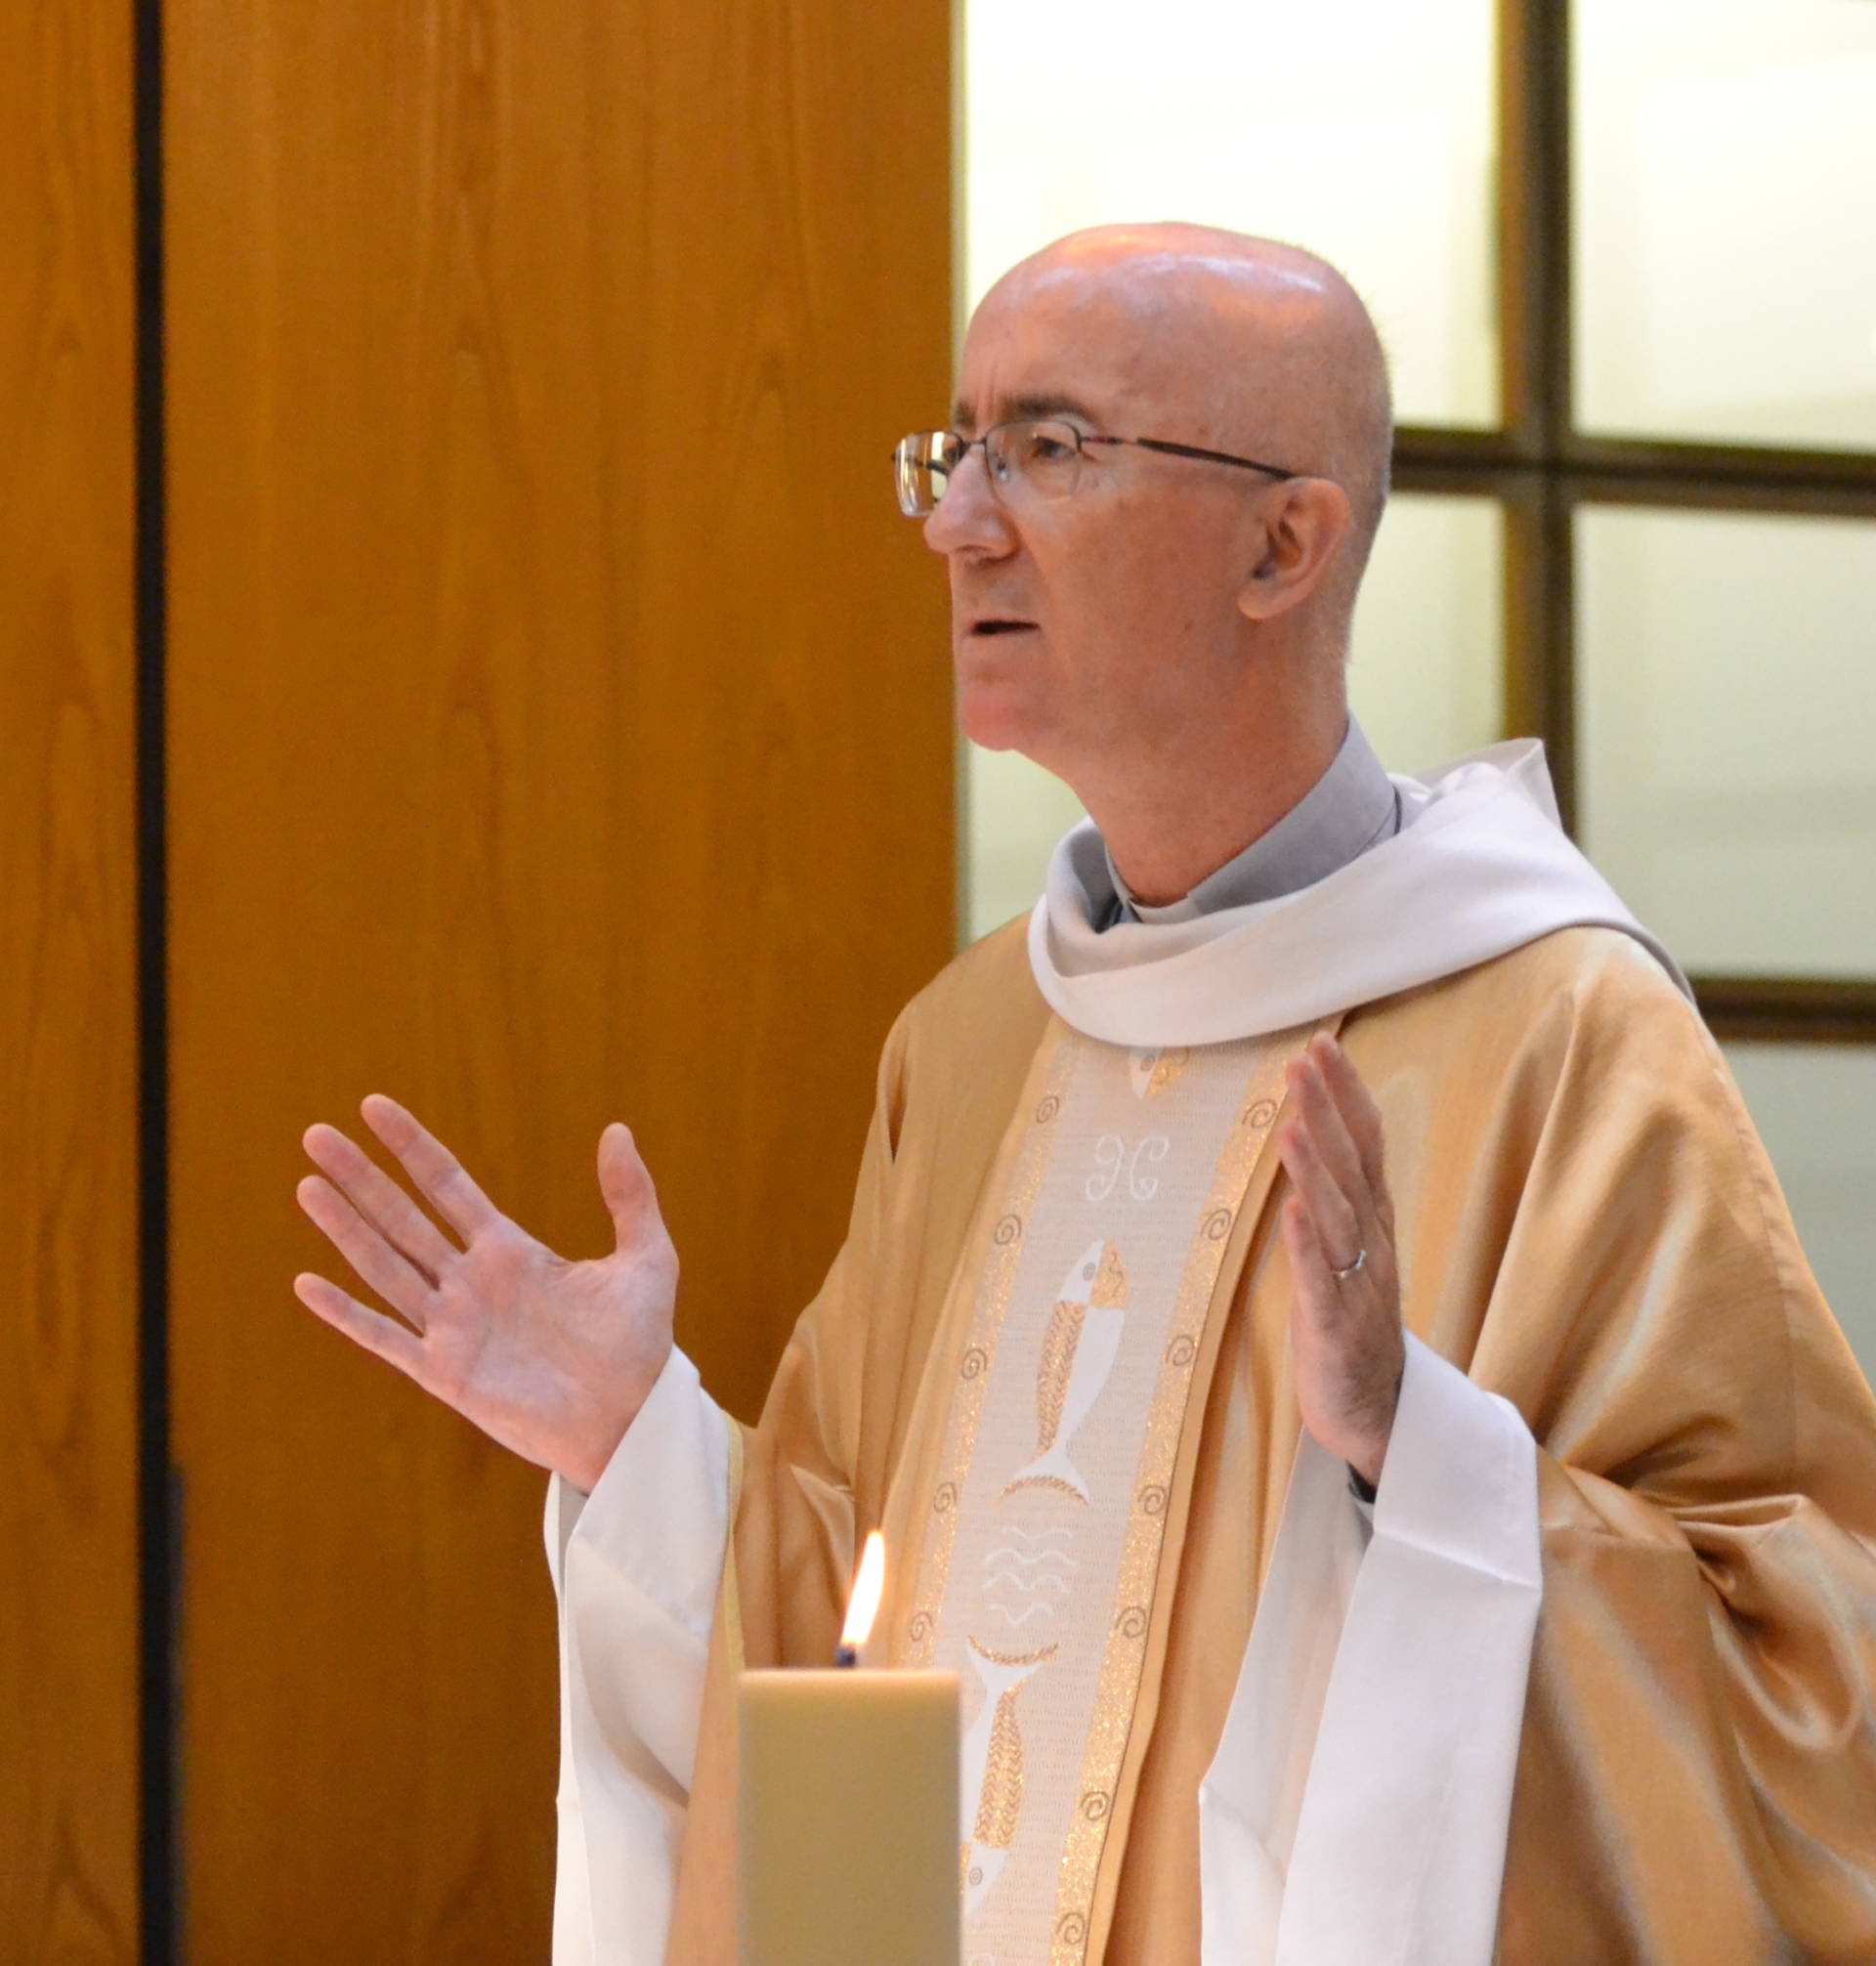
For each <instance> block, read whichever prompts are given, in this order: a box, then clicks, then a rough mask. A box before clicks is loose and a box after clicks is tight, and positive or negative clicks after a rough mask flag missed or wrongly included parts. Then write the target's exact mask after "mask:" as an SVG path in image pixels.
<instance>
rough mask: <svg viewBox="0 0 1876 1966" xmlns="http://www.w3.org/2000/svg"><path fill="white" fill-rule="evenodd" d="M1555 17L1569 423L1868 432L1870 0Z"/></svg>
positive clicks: (1842, 443) (1874, 157)
mask: <svg viewBox="0 0 1876 1966" xmlns="http://www.w3.org/2000/svg"><path fill="white" fill-rule="evenodd" d="M1574 21H1575V85H1574V103H1575V114H1576V132H1575V158H1576V169H1575V176H1576V199H1577V208H1576V227H1577V261H1576V269H1575V276H1576V296H1577V310H1576V314H1577V368H1576V376H1577V383H1576V388H1577V420H1578V422H1579V423H1580V424H1581V425H1582V426H1583V427H1584V428H1585V429H1587V430H1593V431H1596V432H1598V433H1601V434H1627V435H1638V436H1644V437H1663V438H1674V439H1684V440H1689V441H1704V442H1714V443H1742V444H1788V445H1797V446H1815V447H1819V448H1822V449H1864V448H1869V447H1872V446H1876V6H1872V5H1870V0H1577V4H1576V6H1575V8H1574Z"/></svg>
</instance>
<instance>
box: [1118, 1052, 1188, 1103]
mask: <svg viewBox="0 0 1876 1966" xmlns="http://www.w3.org/2000/svg"><path fill="white" fill-rule="evenodd" d="M1191 1062H1192V1053H1191V1052H1190V1051H1189V1050H1188V1049H1187V1048H1186V1047H1185V1046H1183V1045H1175V1046H1172V1047H1170V1048H1169V1049H1167V1050H1163V1051H1130V1052H1129V1053H1128V1054H1127V1070H1128V1076H1129V1078H1130V1080H1131V1081H1132V1085H1133V1096H1134V1097H1135V1098H1136V1099H1152V1098H1157V1097H1158V1096H1159V1094H1160V1093H1162V1092H1163V1091H1165V1090H1166V1089H1167V1087H1169V1086H1170V1085H1171V1084H1172V1081H1173V1080H1174V1079H1176V1078H1177V1077H1178V1076H1179V1074H1180V1073H1181V1072H1183V1071H1184V1070H1185V1068H1186V1066H1187V1065H1189V1064H1190V1063H1191Z"/></svg>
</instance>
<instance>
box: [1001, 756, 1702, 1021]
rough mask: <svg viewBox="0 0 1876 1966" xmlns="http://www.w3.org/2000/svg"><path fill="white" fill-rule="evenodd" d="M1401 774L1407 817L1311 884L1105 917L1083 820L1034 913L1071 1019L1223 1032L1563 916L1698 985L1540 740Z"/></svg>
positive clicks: (1040, 972) (1437, 964)
mask: <svg viewBox="0 0 1876 1966" xmlns="http://www.w3.org/2000/svg"><path fill="white" fill-rule="evenodd" d="M1392 784H1393V786H1394V787H1395V788H1396V790H1397V791H1398V792H1399V794H1400V800H1401V818H1402V822H1403V824H1402V827H1401V830H1400V832H1399V833H1396V834H1395V835H1394V836H1393V837H1392V838H1387V839H1383V840H1382V841H1381V842H1380V843H1379V844H1378V845H1375V846H1372V847H1370V848H1369V849H1368V851H1366V852H1365V853H1360V854H1357V855H1356V856H1355V857H1354V858H1353V859H1351V860H1349V861H1347V862H1346V863H1345V864H1343V866H1342V867H1340V868H1339V869H1338V870H1337V871H1336V872H1334V873H1332V874H1330V875H1328V876H1325V877H1324V878H1323V879H1320V880H1317V881H1315V882H1314V883H1313V884H1312V885H1310V886H1307V887H1304V888H1301V889H1300V890H1297V891H1295V892H1293V893H1289V894H1284V895H1279V896H1276V897H1274V898H1272V899H1269V900H1263V901H1256V902H1251V903H1247V904H1244V905H1241V906H1237V907H1226V908H1220V909H1217V910H1215V911H1214V912H1212V913H1210V914H1201V915H1196V916H1194V917H1193V918H1191V919H1186V920H1182V921H1173V922H1147V921H1122V922H1118V923H1116V924H1115V925H1114V926H1112V927H1108V928H1106V929H1105V931H1104V932H1103V929H1102V928H1101V927H1100V926H1097V925H1096V924H1097V920H1098V919H1100V918H1099V917H1097V916H1096V915H1095V913H1094V910H1095V909H1096V908H1097V907H1101V906H1103V904H1102V901H1101V897H1102V896H1104V895H1105V894H1107V893H1110V892H1111V891H1112V890H1111V886H1110V883H1109V880H1108V870H1107V853H1106V848H1105V846H1104V844H1103V843H1102V840H1101V836H1100V833H1098V832H1097V831H1096V829H1095V827H1094V825H1093V823H1092V821H1085V822H1084V823H1083V824H1082V825H1080V826H1078V827H1076V828H1075V829H1074V831H1073V832H1071V833H1069V834H1068V835H1067V836H1066V837H1065V838H1064V839H1063V840H1062V841H1061V843H1060V844H1059V845H1058V846H1057V847H1056V849H1055V853H1054V857H1053V859H1052V860H1051V861H1050V863H1049V870H1048V884H1047V886H1046V888H1045V891H1044V894H1043V898H1042V899H1041V900H1040V901H1039V902H1038V903H1037V905H1036V910H1035V913H1034V914H1033V915H1032V916H1031V918H1030V925H1029V952H1030V964H1031V967H1032V969H1033V970H1034V972H1035V976H1036V982H1037V987H1038V988H1039V989H1040V990H1041V991H1042V994H1043V996H1044V998H1045V1000H1046V1001H1047V1003H1048V1004H1050V1006H1051V1007H1052V1008H1053V1009H1054V1010H1056V1011H1057V1013H1058V1014H1059V1015H1060V1016H1061V1017H1062V1018H1063V1019H1064V1020H1065V1021H1066V1022H1067V1023H1069V1024H1071V1025H1072V1026H1074V1027H1075V1029H1077V1030H1079V1031H1083V1032H1085V1033H1087V1035H1088V1036H1089V1037H1093V1038H1098V1039H1101V1040H1102V1041H1104V1042H1106V1043H1108V1044H1116V1045H1131V1046H1152V1045H1212V1044H1221V1043H1224V1042H1226V1041H1227V1040H1230V1039H1235V1038H1249V1037H1256V1036H1260V1035H1262V1034H1264V1033H1266V1032H1271V1031H1282V1030H1288V1029H1290V1028H1292V1027H1293V1026H1295V1025H1298V1024H1305V1023H1310V1022H1313V1021H1314V1020H1315V1019H1316V1018H1318V1017H1323V1016H1328V1015H1331V1014H1333V1013H1335V1012H1337V1011H1341V1010H1346V1009H1351V1008H1352V1007H1353V1006H1354V1005H1356V1004H1367V1003H1372V1002H1374V1001H1375V1000H1377V999H1379V998H1382V997H1389V996H1392V995H1394V994H1395V993H1396V992H1398V991H1401V990H1409V989H1413V988H1416V987H1417V986H1419V985H1420V984H1423V983H1429V982H1432V981H1434V980H1436V979H1437V978H1439V977H1441V976H1450V975H1453V974H1455V973H1456V972H1457V971H1459V970H1461V969H1466V968H1470V967H1471V965H1472V964H1473V963H1474V962H1486V961H1488V960H1489V959H1490V958H1492V957H1494V956H1502V955H1505V954H1506V953H1508V952H1509V951H1510V950H1513V949H1516V948H1520V947H1521V946H1522V945H1523V944H1525V943H1526V942H1532V941H1535V940H1536V939H1537V937H1538V936H1540V935H1545V934H1549V933H1550V932H1551V931H1552V930H1553V929H1556V928H1562V927H1568V926H1571V925H1575V924H1583V923H1601V924H1604V925H1606V926H1610V927H1615V928H1620V929H1623V930H1624V931H1626V932H1627V933H1629V934H1631V935H1634V936H1635V937H1637V938H1638V939H1639V940H1640V941H1642V943H1643V944H1644V945H1645V946H1646V947H1647V948H1648V949H1649V950H1650V951H1651V952H1652V953H1653V954H1654V956H1655V957H1656V958H1657V959H1658V960H1659V961H1660V962H1661V963H1662V965H1663V966H1664V967H1665V968H1666V969H1667V971H1668V973H1669V975H1670V976H1672V977H1673V978H1674V980H1675V981H1676V983H1677V984H1679V985H1680V987H1681V988H1682V989H1683V990H1686V989H1687V985H1686V982H1685V979H1684V977H1683V976H1682V975H1681V972H1680V970H1679V969H1678V968H1677V967H1676V966H1675V963H1674V960H1673V958H1672V957H1671V956H1670V955H1669V954H1668V952H1667V951H1666V949H1665V948H1663V947H1662V945H1661V944H1660V943H1659V942H1658V941H1657V940H1656V939H1655V938H1654V937H1653V936H1652V935H1650V934H1649V933H1648V931H1647V930H1646V929H1645V928H1643V927H1642V924H1641V923H1640V922H1638V921H1637V920H1636V919H1635V918H1634V916H1632V915H1631V914H1630V913H1629V911H1628V910H1627V909H1626V908H1625V907H1624V906H1623V905H1622V902H1621V901H1620V899H1619V898H1618V897H1617V896H1616V894H1615V891H1614V890H1613V889H1612V888H1611V887H1610V886H1609V884H1608V883H1607V881H1605V880H1604V879H1603V878H1602V876H1600V875H1599V874H1598V873H1597V871H1596V869H1595V868H1593V867H1592V866H1591V865H1590V863H1589V862H1588V861H1587V860H1586V859H1585V858H1584V857H1583V855H1582V854H1581V853H1580V852H1579V851H1578V850H1577V848H1576V847H1575V846H1574V845H1573V844H1572V843H1571V842H1570V840H1569V839H1568V838H1567V837H1566V835H1565V834H1564V833H1563V831H1562V829H1561V828H1560V827H1559V826H1558V825H1557V821H1556V799H1555V797H1554V795H1553V793H1552V791H1551V782H1550V775H1549V773H1548V772H1547V771H1546V770H1545V766H1544V749H1543V747H1542V746H1541V745H1540V744H1538V743H1536V742H1535V741H1534V740H1531V739H1528V738H1526V739H1518V740H1515V741H1514V742H1512V743H1509V744H1500V745H1494V746H1492V747H1491V748H1489V749H1487V750H1483V751H1479V752H1478V753H1476V754H1475V755H1474V756H1471V757H1468V758H1462V759H1460V760H1459V762H1458V763H1456V764H1453V765H1448V766H1446V767H1444V768H1443V769H1441V770H1439V771H1436V772H1433V773H1431V774H1429V775H1428V777H1427V778H1425V779H1415V778H1407V777H1401V776H1396V777H1394V778H1393V780H1392ZM1688 994H1689V995H1691V992H1688Z"/></svg>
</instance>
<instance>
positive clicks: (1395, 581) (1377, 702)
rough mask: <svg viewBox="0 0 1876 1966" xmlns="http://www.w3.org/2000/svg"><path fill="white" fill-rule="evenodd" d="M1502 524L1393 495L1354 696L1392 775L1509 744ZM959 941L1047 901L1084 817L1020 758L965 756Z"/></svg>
mask: <svg viewBox="0 0 1876 1966" xmlns="http://www.w3.org/2000/svg"><path fill="white" fill-rule="evenodd" d="M1503 562H1504V523H1503V515H1502V513H1501V512H1500V509H1499V507H1498V505H1497V504H1496V503H1495V502H1494V501H1493V500H1491V499H1489V498H1446V497H1432V496H1428V495H1424V494H1419V493H1413V492H1398V493H1396V494H1395V496H1394V498H1393V499H1392V500H1391V502H1390V503H1389V505H1388V507H1387V517H1386V520H1385V521H1384V522H1383V524H1382V529H1381V533H1380V535H1379V536H1378V537H1377V539H1376V541H1375V550H1374V555H1373V557H1372V559H1371V560H1370V561H1369V563H1368V573H1367V577H1366V578H1365V580H1364V581H1363V584H1362V590H1361V604H1360V607H1359V608H1358V610H1357V611H1356V616H1355V632H1354V655H1353V660H1352V662H1350V665H1349V673H1348V681H1349V694H1350V700H1351V704H1352V707H1353V709H1354V713H1355V715H1356V716H1358V717H1359V718H1360V719H1361V723H1362V728H1363V729H1364V730H1365V731H1366V732H1367V734H1368V737H1369V741H1370V742H1371V743H1372V744H1373V745H1374V747H1375V748H1376V750H1377V751H1378V752H1379V753H1380V754H1381V756H1382V758H1383V760H1384V761H1385V762H1386V764H1387V765H1388V766H1389V767H1390V768H1392V769H1395V770H1406V771H1413V770H1416V769H1418V768H1420V767H1422V766H1426V765H1430V764H1436V763H1444V762H1446V761H1447V760H1448V759H1450V758H1454V757H1460V756H1463V755H1464V754H1465V753H1466V752H1467V751H1471V750H1476V749H1478V748H1480V746H1482V745H1488V744H1491V743H1493V742H1494V741H1495V740H1496V739H1497V738H1498V737H1499V736H1500V735H1501V734H1502V733H1501V730H1500V725H1501V722H1502V718H1503V710H1502V702H1503V698H1502V684H1501V677H1502V673H1503V667H1504V664H1503V662H1502V660H1501V648H1502V644H1503V639H1504V637H1503V629H1502V625H1501V618H1502V603H1501V593H1502V589H1503V586H1504V577H1503ZM963 775H964V788H963V790H964V796H963V798H962V799H961V800H960V801H959V809H960V811H961V814H962V825H963V829H964V839H963V852H962V855H961V858H962V862H963V881H964V895H963V906H962V908H961V909H960V910H959V915H960V917H961V920H960V923H959V926H960V929H961V931H962V933H963V936H964V938H965V940H967V941H974V940H975V939H976V938H977V937H978V936H980V935H987V934H989V932H990V931H991V930H992V929H993V928H995V927H997V926H998V924H999V923H1001V922H1003V921H1007V920H1008V919H1009V918H1010V917H1011V916H1012V915H1016V914H1019V913H1021V912H1022V911H1023V910H1025V909H1027V908H1029V907H1030V906H1031V905H1032V904H1033V903H1034V901H1035V899H1036V897H1037V895H1038V894H1040V893H1041V892H1042V888H1043V876H1044V875H1045V871H1046V870H1047V867H1048V856H1049V854H1050V852H1051V851H1052V850H1053V848H1054V845H1055V842H1056V841H1057V840H1058V839H1059V838H1060V837H1061V836H1062V834H1063V833H1066V832H1067V831H1068V829H1069V828H1070V827H1071V826H1073V825H1074V824H1075V823H1076V822H1077V821H1078V820H1080V819H1081V818H1082V817H1083V813H1082V807H1081V803H1080V801H1079V800H1078V799H1077V798H1076V796H1075V794H1074V793H1073V792H1072V791H1069V790H1068V788H1067V787H1066V786H1065V785H1063V784H1062V783H1061V782H1060V781H1059V780H1058V779H1054V778H1051V777H1050V776H1049V775H1048V773H1046V772H1045V771H1044V770H1043V769H1042V767H1041V766H1040V765H1034V764H1031V763H1030V761H1029V760H1028V759H1027V758H1025V757H1019V756H1018V755H1017V754H1016V753H1015V752H1013V751H987V750H981V749H979V748H978V747H977V746H975V745H966V746H965V747H964V761H963Z"/></svg>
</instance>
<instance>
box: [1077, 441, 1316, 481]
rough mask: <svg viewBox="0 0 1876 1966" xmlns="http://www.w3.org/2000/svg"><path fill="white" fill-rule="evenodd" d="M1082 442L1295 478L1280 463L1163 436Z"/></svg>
mask: <svg viewBox="0 0 1876 1966" xmlns="http://www.w3.org/2000/svg"><path fill="white" fill-rule="evenodd" d="M1082 442H1083V443H1084V444H1132V445H1136V446H1137V447H1138V448H1139V449H1142V450H1164V451H1165V452H1166V453H1167V455H1168V456H1169V457H1200V458H1203V459H1204V460H1205V461H1206V462H1207V463H1208V464H1236V465H1239V466H1241V467H1242V468H1243V469H1244V470H1246V471H1262V472H1266V473H1268V475H1269V476H1270V477H1272V478H1295V477H1297V476H1298V475H1299V474H1298V473H1297V472H1295V471H1286V470H1285V469H1284V468H1283V466H1282V465H1281V464H1259V463H1258V460H1257V459H1256V458H1255V457H1233V456H1232V455H1231V453H1230V452H1229V451H1227V450H1202V449H1200V448H1199V447H1198V446H1197V445H1196V444H1171V443H1169V442H1168V441H1167V440H1166V439H1165V438H1164V437H1086V436H1085V437H1084V438H1083V439H1082Z"/></svg>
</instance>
